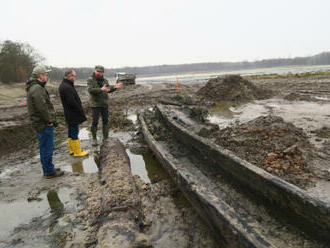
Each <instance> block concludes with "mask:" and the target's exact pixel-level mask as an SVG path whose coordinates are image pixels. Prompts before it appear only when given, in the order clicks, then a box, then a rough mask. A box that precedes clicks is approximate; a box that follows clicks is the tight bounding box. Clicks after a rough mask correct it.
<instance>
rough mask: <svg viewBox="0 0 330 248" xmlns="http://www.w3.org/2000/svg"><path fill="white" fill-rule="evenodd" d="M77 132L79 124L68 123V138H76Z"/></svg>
mask: <svg viewBox="0 0 330 248" xmlns="http://www.w3.org/2000/svg"><path fill="white" fill-rule="evenodd" d="M78 134H79V125H68V138H71V139H72V140H77V139H78Z"/></svg>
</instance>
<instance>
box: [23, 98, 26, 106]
mask: <svg viewBox="0 0 330 248" xmlns="http://www.w3.org/2000/svg"><path fill="white" fill-rule="evenodd" d="M25 105H26V102H25V98H23V106H25Z"/></svg>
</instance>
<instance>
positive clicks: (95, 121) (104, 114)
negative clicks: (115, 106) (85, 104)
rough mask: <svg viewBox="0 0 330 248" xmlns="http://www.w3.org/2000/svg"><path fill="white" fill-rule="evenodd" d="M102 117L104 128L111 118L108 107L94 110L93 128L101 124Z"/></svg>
mask: <svg viewBox="0 0 330 248" xmlns="http://www.w3.org/2000/svg"><path fill="white" fill-rule="evenodd" d="M100 114H101V116H102V123H103V126H106V125H108V122H109V120H108V118H109V110H108V107H94V108H92V117H93V122H92V127H96V128H97V125H98V124H99V116H100Z"/></svg>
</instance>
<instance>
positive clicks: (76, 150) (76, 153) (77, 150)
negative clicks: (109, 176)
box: [71, 139, 88, 157]
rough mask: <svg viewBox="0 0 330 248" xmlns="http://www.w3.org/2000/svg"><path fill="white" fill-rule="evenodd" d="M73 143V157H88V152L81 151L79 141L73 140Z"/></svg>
mask: <svg viewBox="0 0 330 248" xmlns="http://www.w3.org/2000/svg"><path fill="white" fill-rule="evenodd" d="M71 142H72V144H73V151H74V153H73V156H75V157H83V156H86V155H88V152H82V151H81V147H80V140H79V139H77V140H72V141H71Z"/></svg>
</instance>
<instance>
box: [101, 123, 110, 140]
mask: <svg viewBox="0 0 330 248" xmlns="http://www.w3.org/2000/svg"><path fill="white" fill-rule="evenodd" d="M102 133H103V140H102V141H105V140H106V139H107V138H108V137H109V126H108V125H103V126H102Z"/></svg>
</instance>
